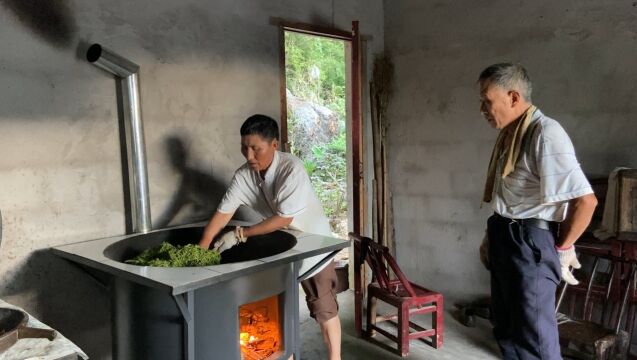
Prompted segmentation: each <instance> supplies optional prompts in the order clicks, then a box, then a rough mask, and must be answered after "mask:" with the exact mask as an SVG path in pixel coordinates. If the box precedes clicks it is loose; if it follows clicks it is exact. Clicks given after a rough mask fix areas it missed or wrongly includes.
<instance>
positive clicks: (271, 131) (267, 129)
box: [240, 114, 279, 141]
mask: <svg viewBox="0 0 637 360" xmlns="http://www.w3.org/2000/svg"><path fill="white" fill-rule="evenodd" d="M240 132H241V136H246V135H261V137H262V138H264V139H265V140H267V141H272V140H273V139H277V140H279V125H278V124H277V123H276V121H275V120H274V119H273V118H271V117H269V116H267V115H261V114H256V115H252V116H250V117H249V118H247V119H246V121H244V122H243V125H241V130H240Z"/></svg>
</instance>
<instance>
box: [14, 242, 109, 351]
mask: <svg viewBox="0 0 637 360" xmlns="http://www.w3.org/2000/svg"><path fill="white" fill-rule="evenodd" d="M13 296H16V297H18V298H20V299H23V300H25V301H22V302H21V303H19V304H18V303H16V305H20V306H22V307H24V309H25V310H26V311H28V312H30V313H31V314H32V315H33V316H35V317H37V318H38V320H40V321H42V322H44V323H46V324H47V325H49V326H51V327H53V328H54V329H56V330H58V331H59V332H60V333H62V335H64V336H65V337H67V338H68V339H70V340H71V341H73V342H74V343H75V344H76V345H77V346H79V347H80V348H81V349H82V350H83V351H84V352H85V353H87V355H89V357H90V358H91V359H107V358H109V357H110V354H111V325H110V305H109V295H108V291H107V289H106V287H104V286H102V285H100V283H99V282H98V281H96V280H94V279H92V278H91V276H89V275H88V274H87V273H86V272H84V271H83V270H81V269H80V268H79V267H78V266H76V265H73V264H71V263H70V262H67V261H65V260H63V259H61V258H59V257H57V256H55V255H53V254H52V253H51V252H50V251H48V250H38V251H34V252H33V253H31V256H29V258H28V259H27V260H26V263H24V264H23V265H22V266H21V267H20V268H19V269H17V270H16V272H15V275H14V276H13V277H12V278H10V279H6V286H5V291H4V293H3V294H2V297H3V300H5V301H8V302H12V297H13Z"/></svg>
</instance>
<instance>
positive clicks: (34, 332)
mask: <svg viewBox="0 0 637 360" xmlns="http://www.w3.org/2000/svg"><path fill="white" fill-rule="evenodd" d="M28 320H29V315H27V313H25V312H24V311H20V310H16V309H10V308H0V353H3V352H4V351H6V350H7V349H9V348H10V347H11V346H12V345H13V344H15V343H16V342H17V341H18V340H19V339H27V338H47V339H49V340H53V339H55V336H56V335H57V332H56V331H55V330H52V329H38V328H31V327H28V326H27V321H28Z"/></svg>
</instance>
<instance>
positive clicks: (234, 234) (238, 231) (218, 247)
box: [212, 226, 248, 253]
mask: <svg viewBox="0 0 637 360" xmlns="http://www.w3.org/2000/svg"><path fill="white" fill-rule="evenodd" d="M246 240H248V238H247V237H245V236H243V228H242V227H241V226H237V227H236V228H235V230H234V231H228V232H227V233H225V234H223V235H221V237H220V238H219V239H218V240H217V241H215V244H214V245H213V247H212V249H213V250H215V251H217V252H218V253H222V252H224V251H226V250H228V249H230V248H231V247H233V246H235V245H238V244H239V243H242V242H245V241H246Z"/></svg>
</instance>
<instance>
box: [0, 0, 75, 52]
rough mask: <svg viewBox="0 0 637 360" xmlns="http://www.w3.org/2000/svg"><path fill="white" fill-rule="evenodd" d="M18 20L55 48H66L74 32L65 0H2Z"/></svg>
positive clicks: (71, 16) (72, 19) (1, 2)
mask: <svg viewBox="0 0 637 360" xmlns="http://www.w3.org/2000/svg"><path fill="white" fill-rule="evenodd" d="M0 4H2V5H3V6H4V7H5V8H7V9H9V10H11V11H12V12H13V14H14V15H15V16H16V18H17V19H18V21H19V22H20V23H22V24H23V25H24V26H26V27H27V28H29V30H31V31H32V32H33V33H34V34H35V35H37V36H38V37H40V38H42V39H44V40H45V41H46V42H48V43H50V44H51V45H53V46H55V47H57V48H68V47H70V46H71V44H72V40H73V35H74V34H75V32H76V25H75V20H74V18H73V14H72V12H71V8H70V7H69V6H68V1H66V0H2V1H0Z"/></svg>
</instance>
